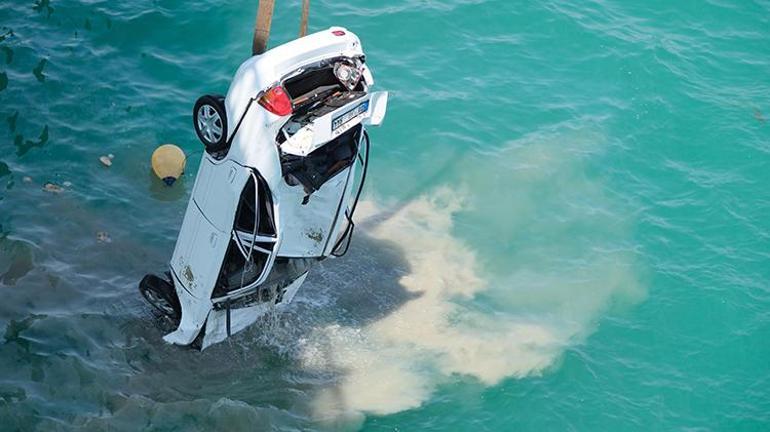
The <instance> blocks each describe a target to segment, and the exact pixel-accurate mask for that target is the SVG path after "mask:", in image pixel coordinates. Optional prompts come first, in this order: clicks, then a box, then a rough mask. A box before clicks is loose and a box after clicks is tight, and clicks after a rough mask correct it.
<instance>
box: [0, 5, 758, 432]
mask: <svg viewBox="0 0 770 432" xmlns="http://www.w3.org/2000/svg"><path fill="white" fill-rule="evenodd" d="M299 3H300V2H299V1H291V2H286V3H281V4H279V5H278V6H277V7H276V16H275V18H274V28H273V39H272V43H273V44H276V43H280V42H283V41H287V40H289V39H291V38H292V37H294V35H295V33H296V31H297V28H298V23H299ZM340 3H341V2H332V1H329V0H314V1H313V2H312V12H311V30H320V29H323V28H326V27H328V26H331V25H342V26H345V27H348V28H349V29H351V30H353V31H355V32H356V33H357V34H358V35H359V36H360V37H361V39H362V41H363V43H364V47H365V49H366V50H367V54H368V59H369V63H370V65H371V66H372V68H373V70H374V73H375V78H376V80H377V87H378V88H379V89H385V90H389V91H390V92H391V101H390V107H389V113H388V117H387V119H386V123H385V124H384V125H383V127H381V128H379V129H376V130H373V131H372V138H373V144H374V146H373V150H372V168H371V172H370V181H369V183H368V185H367V189H366V193H365V203H364V204H362V206H361V210H360V214H359V229H358V231H357V236H356V237H355V239H354V243H353V248H352V250H351V252H350V254H349V255H347V256H346V257H345V258H343V259H339V260H334V261H327V262H324V263H323V264H322V265H321V266H319V267H318V268H316V269H315V270H316V271H315V272H314V273H313V274H312V275H311V277H310V278H309V280H308V282H307V283H306V284H305V286H304V287H303V289H302V291H301V293H300V295H299V298H298V299H297V301H296V303H295V304H294V305H293V306H292V307H291V308H290V309H289V311H288V312H287V313H286V314H284V315H283V316H280V317H277V318H273V319H269V320H264V322H262V323H260V325H258V326H255V327H254V328H252V329H250V330H248V331H246V332H245V333H243V334H239V335H238V336H236V337H234V338H232V340H229V341H227V342H225V343H223V344H220V345H217V346H214V347H212V348H211V349H208V350H206V351H204V352H203V353H200V352H195V351H191V350H186V349H180V348H176V347H170V346H167V345H165V344H163V343H162V341H161V339H160V338H161V336H162V334H163V333H162V330H161V329H160V328H159V327H158V325H157V323H156V322H155V321H154V320H153V317H152V314H151V313H150V311H149V310H148V309H147V307H146V306H145V305H144V304H143V302H142V301H141V299H140V297H139V295H138V293H137V291H136V285H137V282H138V281H139V280H140V278H141V277H142V276H143V275H144V274H145V273H147V272H157V271H161V270H162V269H163V268H164V266H165V265H166V263H167V261H168V259H169V257H170V255H171V252H172V250H173V246H174V242H175V240H176V234H177V231H178V228H179V226H180V224H181V219H182V215H183V211H184V209H185V206H186V202H187V199H188V197H189V193H190V190H191V188H192V184H193V180H194V176H195V171H196V167H197V163H198V161H199V159H200V154H199V153H198V154H195V155H193V156H191V161H190V164H189V166H188V172H187V175H186V177H185V178H184V179H183V181H182V182H181V183H178V184H177V185H175V186H174V188H172V189H168V188H165V187H163V186H162V184H161V183H160V182H159V181H158V180H156V179H154V178H153V177H152V175H151V174H150V172H149V159H150V154H151V152H152V150H153V149H154V148H155V147H156V146H157V145H159V144H162V143H166V142H173V143H177V144H178V145H180V146H181V147H182V148H184V149H185V151H187V152H189V153H194V152H197V151H199V150H200V148H201V146H200V144H199V143H198V142H197V141H196V139H195V136H194V132H193V130H192V127H191V121H190V112H191V110H192V104H193V102H194V101H195V99H196V98H197V97H198V96H199V95H201V94H203V93H209V92H219V93H224V92H225V91H226V89H227V86H228V83H229V80H230V77H231V76H232V74H233V73H234V71H235V69H236V68H237V67H238V65H239V64H240V63H241V62H242V61H243V60H244V59H245V58H246V56H247V55H248V53H249V50H250V43H251V40H250V38H251V33H250V32H251V27H252V24H253V19H254V10H255V6H256V1H243V0H235V1H221V0H218V1H216V0H208V1H203V0H201V1H197V0H196V1H184V2H183V1H179V0H175V1H171V0H154V1H149V0H137V1H132V2H103V1H102V2H99V1H75V0H50V1H48V0H38V1H33V0H23V1H21V0H13V1H8V0H0V39H2V40H1V41H0V120H3V121H2V122H0V146H2V150H3V151H2V152H1V153H0V226H1V227H2V228H1V229H0V293H1V294H2V301H0V326H2V327H4V329H5V330H4V337H3V339H2V340H0V420H2V421H0V430H3V431H6V430H7V431H16V430H20V431H59V430H61V431H71V430H87V431H101V430H110V431H112V430H119V431H135V430H148V431H150V430H153V431H155V430H157V431H172V430H179V431H208V430H309V429H322V430H358V429H361V430H410V431H411V430H423V431H424V430H437V431H438V430H442V431H443V430H457V431H463V430H472V431H482V430H484V431H487V430H488V431H500V430H520V431H529V430H534V431H542V430H579V431H584V430H590V431H594V430H599V431H605V430H640V431H648V430H665V431H669V430H688V431H701V430H703V431H706V430H720V431H763V430H770V389H768V388H769V387H770V282H768V280H769V278H770V218H769V217H768V212H770V189H768V180H770V43H769V42H768V40H769V39H770V2H768V1H766V0H754V1H743V2H738V1H727V0H710V1H700V2H696V1H683V2H665V1H652V2H628V1H626V2H622V1H619V0H601V1H585V2H568V1H561V0H558V1H557V0H546V1H542V2H530V3H523V2H522V3H518V4H517V3H515V2H509V1H504V0H497V1H495V0H474V1H470V0H447V1H443V2H437V1H418V0H398V1H385V0H378V1H362V0H354V1H348V2H344V3H343V4H340ZM107 154H113V155H114V156H115V157H114V160H113V165H112V167H110V168H106V167H103V166H102V165H101V164H100V162H99V157H100V156H102V155H107ZM46 182H52V183H55V184H57V185H59V186H61V187H62V188H63V191H61V192H60V193H52V192H48V191H44V190H43V185H44V184H45V183H46ZM104 233H106V236H107V238H106V240H105V237H104ZM98 234H101V235H98ZM97 237H98V238H97ZM99 239H101V240H99Z"/></svg>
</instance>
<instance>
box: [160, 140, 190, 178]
mask: <svg viewBox="0 0 770 432" xmlns="http://www.w3.org/2000/svg"><path fill="white" fill-rule="evenodd" d="M186 161H187V156H185V154H184V152H183V151H182V149H180V148H179V147H177V146H175V145H174V144H164V145H162V146H160V147H158V148H157V149H155V151H154V152H153V153H152V170H153V172H155V175H156V176H158V178H160V179H161V180H163V182H164V183H166V184H167V185H169V186H171V185H172V184H174V182H175V181H176V180H177V179H178V178H179V177H181V176H182V173H184V165H185V162H186Z"/></svg>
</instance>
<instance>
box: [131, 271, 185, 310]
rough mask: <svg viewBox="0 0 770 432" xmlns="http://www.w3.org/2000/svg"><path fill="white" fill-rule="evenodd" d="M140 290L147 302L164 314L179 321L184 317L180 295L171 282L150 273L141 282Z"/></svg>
mask: <svg viewBox="0 0 770 432" xmlns="http://www.w3.org/2000/svg"><path fill="white" fill-rule="evenodd" d="M139 292H140V293H142V297H144V299H145V300H147V303H149V304H150V305H151V306H152V307H154V308H155V309H156V310H157V311H158V312H160V313H161V314H162V315H164V316H166V317H168V318H170V319H171V320H172V321H175V322H179V320H180V319H181V318H182V306H181V305H180V304H179V297H177V295H176V290H175V289H174V285H173V284H172V283H171V282H169V281H167V280H165V279H163V278H161V277H158V276H156V275H153V274H148V275H146V276H145V277H144V278H143V279H142V281H141V282H139Z"/></svg>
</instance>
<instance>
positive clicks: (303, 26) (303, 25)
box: [299, 0, 310, 37]
mask: <svg viewBox="0 0 770 432" xmlns="http://www.w3.org/2000/svg"><path fill="white" fill-rule="evenodd" d="M309 15H310V0H302V19H301V20H300V22H299V37H304V36H307V19H308V16H309Z"/></svg>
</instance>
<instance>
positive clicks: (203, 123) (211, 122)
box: [193, 95, 227, 153]
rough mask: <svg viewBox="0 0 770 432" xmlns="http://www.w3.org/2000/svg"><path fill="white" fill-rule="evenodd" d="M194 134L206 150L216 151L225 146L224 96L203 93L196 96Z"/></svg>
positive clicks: (225, 115) (225, 119)
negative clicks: (198, 96) (203, 94)
mask: <svg viewBox="0 0 770 432" xmlns="http://www.w3.org/2000/svg"><path fill="white" fill-rule="evenodd" d="M193 125H194V127H195V134H196V135H198V139H200V140H201V142H202V143H203V146H204V147H206V151H207V152H209V153H217V152H221V151H222V150H225V149H226V148H227V112H226V111H225V98H224V96H219V95H205V96H201V97H200V98H198V101H197V102H195V108H193Z"/></svg>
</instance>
